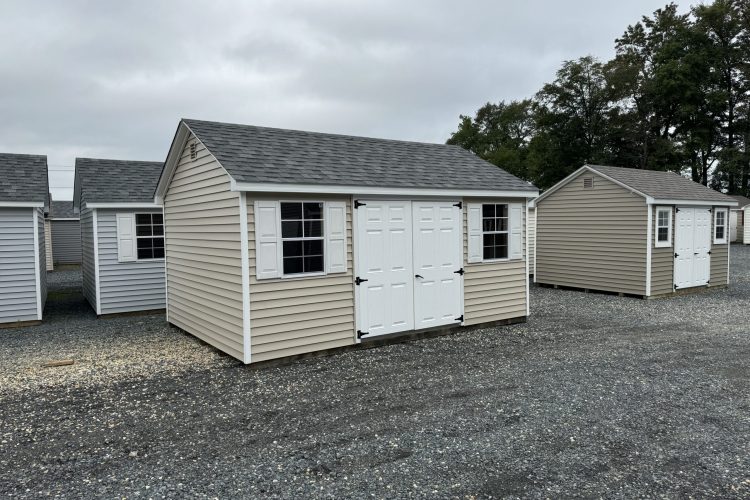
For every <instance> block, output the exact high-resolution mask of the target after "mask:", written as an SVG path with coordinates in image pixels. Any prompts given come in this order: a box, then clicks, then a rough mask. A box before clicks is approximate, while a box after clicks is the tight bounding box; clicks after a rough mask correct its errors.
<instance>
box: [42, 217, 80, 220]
mask: <svg viewBox="0 0 750 500" xmlns="http://www.w3.org/2000/svg"><path fill="white" fill-rule="evenodd" d="M49 220H81V219H80V218H79V217H50V219H49Z"/></svg>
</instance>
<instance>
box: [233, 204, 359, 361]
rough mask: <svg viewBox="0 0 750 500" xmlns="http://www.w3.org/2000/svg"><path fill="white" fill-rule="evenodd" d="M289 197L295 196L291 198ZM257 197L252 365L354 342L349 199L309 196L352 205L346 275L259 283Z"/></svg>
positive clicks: (251, 229)
mask: <svg viewBox="0 0 750 500" xmlns="http://www.w3.org/2000/svg"><path fill="white" fill-rule="evenodd" d="M286 198H289V197H288V196H285V199H286ZM255 199H256V198H253V197H252V196H250V195H248V200H247V211H248V216H247V223H248V250H249V257H250V331H251V334H250V338H251V340H250V343H251V353H252V354H251V355H252V361H253V362H256V361H264V360H268V359H274V358H280V357H285V356H293V355H297V354H303V353H307V352H313V351H320V350H324V349H331V348H335V347H342V346H346V345H351V344H353V343H354V330H355V328H354V285H353V260H352V210H351V203H350V200H349V199H348V198H343V197H342V198H331V197H317V198H304V199H310V200H316V201H345V202H346V205H347V209H346V214H347V215H346V233H347V236H346V238H347V272H346V273H339V274H330V275H328V276H322V277H309V278H298V279H268V280H257V279H256V270H255V216H254V201H255ZM266 199H272V198H266ZM276 199H278V197H277V198H276ZM295 199H296V198H295ZM299 199H303V198H299Z"/></svg>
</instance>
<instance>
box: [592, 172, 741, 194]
mask: <svg viewBox="0 0 750 500" xmlns="http://www.w3.org/2000/svg"><path fill="white" fill-rule="evenodd" d="M588 167H589V168H591V169H593V170H596V171H597V172H600V173H602V174H604V175H606V176H607V177H611V178H612V179H614V180H616V181H619V182H621V183H623V184H625V185H626V186H629V187H631V188H633V189H635V190H636V191H639V192H641V193H643V194H645V195H646V196H651V197H652V198H655V199H659V200H691V201H715V202H718V203H726V202H732V201H735V200H734V199H733V198H731V197H729V196H727V195H725V194H723V193H720V192H718V191H714V190H713V189H711V188H708V187H706V186H704V185H703V184H699V183H697V182H693V181H692V180H691V179H688V178H686V177H683V176H681V175H679V174H675V173H674V172H661V171H657V170H641V169H638V168H622V167H607V166H602V165H588Z"/></svg>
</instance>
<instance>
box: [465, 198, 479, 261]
mask: <svg viewBox="0 0 750 500" xmlns="http://www.w3.org/2000/svg"><path fill="white" fill-rule="evenodd" d="M466 213H467V219H468V226H469V227H468V230H469V255H468V256H467V262H469V263H472V262H482V204H481V203H469V204H468V205H467V212H466Z"/></svg>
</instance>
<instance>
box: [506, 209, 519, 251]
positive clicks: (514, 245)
mask: <svg viewBox="0 0 750 500" xmlns="http://www.w3.org/2000/svg"><path fill="white" fill-rule="evenodd" d="M508 209H509V210H510V258H511V259H523V231H522V229H523V204H521V203H511V204H510V205H508Z"/></svg>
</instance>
